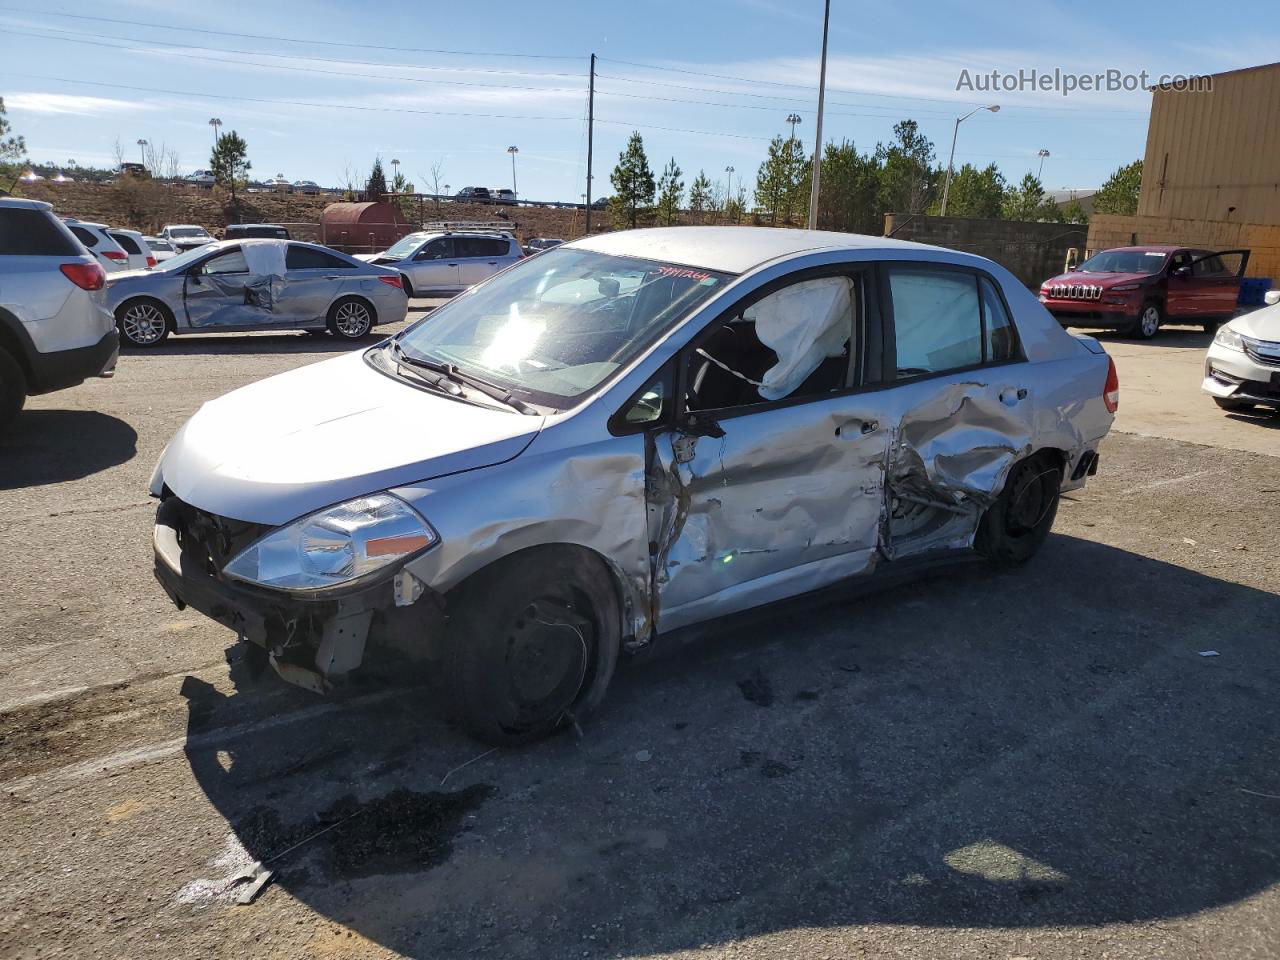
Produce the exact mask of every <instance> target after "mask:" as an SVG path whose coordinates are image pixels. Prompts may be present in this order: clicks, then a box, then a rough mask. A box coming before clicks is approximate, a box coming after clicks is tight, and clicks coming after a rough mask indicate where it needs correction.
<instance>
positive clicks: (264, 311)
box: [183, 246, 276, 329]
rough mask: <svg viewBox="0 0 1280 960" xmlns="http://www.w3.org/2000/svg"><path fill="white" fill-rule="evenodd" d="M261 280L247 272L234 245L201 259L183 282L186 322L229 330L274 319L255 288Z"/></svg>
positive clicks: (262, 277) (245, 263) (239, 250)
mask: <svg viewBox="0 0 1280 960" xmlns="http://www.w3.org/2000/svg"><path fill="white" fill-rule="evenodd" d="M265 279H266V278H265V277H264V276H259V275H257V274H254V273H251V272H250V270H249V264H248V263H247V262H246V261H245V256H244V251H243V250H242V249H241V248H240V247H238V246H236V247H230V248H228V249H226V250H222V251H221V252H219V253H218V254H216V255H215V256H212V257H210V258H208V259H207V260H204V261H202V262H201V263H199V264H197V265H196V266H194V267H192V268H191V269H190V270H189V271H188V273H187V276H186V280H185V281H184V284H183V300H184V304H185V308H186V313H187V323H188V324H189V325H190V326H191V327H192V328H193V329H204V328H210V329H214V328H218V329H233V328H236V327H254V326H261V325H263V324H269V323H272V322H275V320H276V317H275V315H274V314H273V313H272V311H271V309H270V305H265V306H264V305H263V304H262V300H261V298H260V296H259V293H258V291H257V287H256V284H257V283H258V282H260V281H263V280H265Z"/></svg>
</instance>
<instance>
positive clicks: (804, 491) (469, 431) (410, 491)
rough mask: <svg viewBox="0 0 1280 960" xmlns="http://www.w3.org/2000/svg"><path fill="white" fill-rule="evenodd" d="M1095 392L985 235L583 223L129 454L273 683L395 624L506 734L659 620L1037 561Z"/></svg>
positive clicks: (183, 593) (1113, 391)
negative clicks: (614, 228) (936, 239)
mask: <svg viewBox="0 0 1280 960" xmlns="http://www.w3.org/2000/svg"><path fill="white" fill-rule="evenodd" d="M1117 402H1118V384H1117V379H1116V373H1115V367H1114V365H1113V364H1112V363H1111V362H1110V359H1109V358H1108V357H1107V356H1106V354H1105V353H1104V352H1103V350H1102V348H1101V347H1100V346H1099V345H1098V343H1097V342H1096V341H1095V340H1093V339H1092V338H1089V337H1082V336H1072V335H1071V334H1068V333H1066V332H1065V331H1064V330H1063V329H1062V328H1061V326H1060V325H1059V324H1058V323H1057V321H1055V320H1054V319H1053V317H1051V316H1050V315H1049V313H1048V312H1046V311H1045V309H1044V307H1043V306H1041V304H1040V303H1039V302H1038V301H1037V300H1036V298H1035V296H1034V295H1033V294H1032V293H1030V292H1029V291H1028V290H1026V289H1025V288H1024V287H1023V286H1022V285H1021V284H1019V283H1018V282H1017V280H1016V279H1015V278H1014V277H1013V276H1012V275H1011V274H1009V273H1008V272H1007V271H1006V270H1004V269H1003V268H1002V267H999V266H997V265H996V264H994V263H992V262H990V261H988V260H985V259H982V258H980V257H975V256H971V255H968V254H963V253H957V252H953V251H949V250H942V249H938V248H935V247H928V246H923V245H920V244H913V243H905V242H900V241H895V240H890V239H884V238H878V237H862V236H852V235H847V234H836V233H821V232H809V231H799V230H770V229H749V228H743V227H731V228H711V227H707V228H700V227H680V228H675V229H659V230H640V231H629V232H621V233H611V234H605V235H602V236H595V237H590V238H587V239H583V240H579V241H576V242H574V243H570V244H565V245H564V246H561V247H557V248H556V249H554V250H549V251H547V252H546V253H544V254H542V255H540V256H538V257H536V258H532V259H530V260H528V261H525V262H523V263H520V264H518V265H516V266H514V267H512V268H511V269H509V270H507V271H505V272H503V273H501V274H499V275H498V276H496V277H494V278H493V279H491V280H489V281H487V282H485V283H483V284H481V285H479V286H477V287H475V288H473V289H472V290H470V291H469V292H468V293H466V294H464V295H462V296H460V297H458V298H457V299H456V300H454V301H453V302H451V303H449V304H448V305H447V306H444V307H442V308H440V309H439V310H438V311H436V312H435V313H433V314H431V315H430V316H429V317H427V318H426V319H424V320H422V321H420V322H419V323H417V324H414V325H413V326H411V327H409V328H408V329H406V330H405V331H404V332H402V333H400V334H398V335H396V336H395V337H392V338H391V339H389V340H387V341H384V342H383V343H380V344H378V345H376V346H374V347H372V348H370V349H368V350H366V351H364V352H358V353H353V354H350V355H346V356H342V357H339V358H336V359H333V360H329V361H326V362H323V363H317V364H314V365H311V366H308V367H304V368H302V369H299V370H294V371H292V372H289V373H285V374H282V375H279V376H276V377H272V378H270V379H268V380H264V381H262V382H260V383H256V384H253V385H250V386H247V387H244V388H242V389H240V390H237V391H235V392H233V393H230V394H228V395H226V396H224V397H222V398H220V399H218V400H215V401H213V402H211V403H208V404H206V405H205V406H204V407H203V408H202V409H201V410H200V411H199V412H198V413H197V414H196V415H195V416H194V417H192V418H191V420H189V421H188V422H187V423H186V425H185V426H183V428H182V429H181V430H180V431H179V432H178V434H177V435H176V436H175V437H174V439H173V441H172V442H171V443H170V445H169V447H168V449H167V450H166V452H165V453H164V455H163V456H162V458H161V462H160V463H159V465H158V466H157V468H156V472H155V475H154V477H153V480H152V485H151V493H152V494H153V495H154V496H155V497H157V498H159V500H160V507H159V511H158V514H157V520H156V527H155V570H156V575H157V577H158V579H159V580H160V583H161V584H162V585H163V587H164V589H165V590H166V592H167V593H168V594H169V596H170V598H171V599H172V600H173V601H174V602H175V603H176V604H177V605H178V606H179V607H182V606H184V605H190V606H192V607H194V608H195V609H197V610H200V611H202V612H203V613H205V614H206V615H208V616H210V617H212V618H214V619H215V620H217V621H219V622H221V623H223V624H225V625H226V626H228V627H230V628H231V629H233V630H235V631H236V632H237V634H238V635H239V637H240V639H241V640H242V641H243V642H245V643H247V644H249V645H250V647H249V649H250V650H255V651H258V653H257V656H259V657H261V658H264V659H266V658H269V660H270V662H271V664H272V665H273V666H274V667H275V669H276V671H277V672H278V673H279V674H280V675H281V676H283V677H284V678H286V679H288V680H290V681H292V682H295V683H300V684H302V685H304V686H307V687H310V688H312V689H314V690H317V691H323V690H326V689H328V688H329V687H330V686H331V685H332V684H334V683H335V682H337V681H338V680H340V679H341V678H342V677H343V676H344V675H346V674H348V673H350V672H351V671H352V670H354V669H356V668H357V667H358V666H360V664H361V663H362V661H364V660H365V659H366V656H372V655H375V654H376V653H377V651H378V649H379V648H380V647H382V648H394V649H396V650H400V651H405V650H407V651H410V652H412V653H414V654H416V655H419V656H421V657H424V658H427V659H428V660H429V661H431V662H432V663H433V664H435V665H437V666H438V668H439V669H440V670H442V671H445V673H446V676H447V680H448V683H447V687H448V689H449V690H450V691H451V695H452V696H453V697H454V699H455V700H456V703H455V704H454V706H455V711H456V715H457V717H458V718H459V719H460V721H461V722H462V724H463V725H464V726H465V727H466V729H467V730H468V731H469V732H471V733H472V734H473V735H474V736H476V737H478V738H480V739H482V740H485V741H487V742H490V743H495V744H504V743H514V742H522V741H527V740H532V739H535V738H537V737H539V736H543V735H545V734H547V733H549V732H551V731H553V730H555V729H556V728H558V727H560V726H562V725H564V724H566V723H570V722H572V721H574V720H576V719H580V718H581V717H583V716H584V715H585V714H586V713H588V712H589V711H590V710H591V709H592V708H594V707H596V706H597V705H598V704H599V703H600V702H601V700H602V699H603V697H604V694H605V689H606V687H607V686H608V684H609V680H610V678H611V676H612V674H613V672H614V668H615V665H616V663H617V660H618V657H619V654H620V653H622V652H625V651H636V650H639V649H641V648H644V647H646V646H647V645H649V644H651V643H652V642H653V641H654V640H655V639H656V638H657V637H658V635H659V633H661V634H663V635H664V636H665V635H669V634H671V633H672V632H674V631H677V630H680V629H681V628H687V627H690V626H692V625H695V624H700V623H706V622H707V621H709V620H711V619H712V618H716V617H720V616H723V615H726V614H730V613H735V612H738V611H742V610H746V609H748V608H752V607H758V606H760V605H762V604H766V603H771V602H774V601H779V600H784V599H786V598H791V597H796V596H799V595H802V594H808V593H811V592H813V591H817V590H820V589H822V588H827V587H831V586H833V585H835V584H838V583H840V582H842V581H846V580H848V579H849V578H854V577H859V576H863V575H867V574H872V573H874V572H877V571H880V570H884V569H900V568H901V567H902V566H903V561H913V560H917V559H920V558H927V559H932V558H936V557H938V556H941V555H951V554H952V552H955V551H960V552H964V553H970V554H971V553H972V552H973V551H976V552H977V553H978V554H980V555H981V556H983V557H986V558H988V559H989V560H991V561H993V562H994V563H995V564H998V565H1011V564H1017V563H1021V562H1023V561H1026V560H1028V559H1029V558H1030V557H1031V556H1032V555H1033V554H1034V553H1035V552H1036V550H1037V549H1038V548H1039V547H1040V545H1041V544H1042V543H1043V541H1044V540H1045V537H1046V536H1047V534H1048V532H1049V529H1050V527H1051V526H1052V524H1053V521H1054V517H1055V514H1056V511H1057V504H1058V496H1059V494H1060V492H1062V491H1066V490H1072V489H1075V488H1078V487H1081V486H1083V485H1084V483H1085V481H1086V478H1087V477H1088V476H1090V475H1091V474H1093V473H1094V472H1095V471H1096V470H1097V466H1098V445H1099V442H1100V441H1101V440H1102V438H1103V437H1104V436H1105V435H1106V433H1107V431H1108V430H1109V429H1110V426H1111V423H1112V419H1113V415H1114V413H1115V410H1116V405H1117Z"/></svg>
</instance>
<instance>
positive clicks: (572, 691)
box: [447, 547, 621, 746]
mask: <svg viewBox="0 0 1280 960" xmlns="http://www.w3.org/2000/svg"><path fill="white" fill-rule="evenodd" d="M449 609H450V617H449V627H448V634H447V662H448V665H449V667H448V676H449V681H450V684H449V686H450V689H451V691H452V697H453V701H454V702H453V706H454V712H455V714H456V717H457V719H458V721H459V722H460V723H461V725H462V726H463V728H464V729H465V730H466V731H467V732H468V733H469V734H471V736H473V737H475V738H476V739H477V740H480V741H483V742H484V743H488V744H491V745H493V746H511V745H515V744H521V743H529V742H531V741H534V740H539V739H541V738H542V737H545V736H548V735H549V734H551V733H554V732H555V731H556V730H558V729H561V728H562V727H565V726H567V725H569V724H571V723H575V722H577V721H578V720H581V719H582V718H583V717H585V716H586V715H587V714H589V713H590V712H591V711H592V710H594V709H595V708H596V707H597V706H599V704H600V702H601V701H602V700H603V699H604V694H605V691H606V690H607V689H608V686H609V681H610V679H611V678H612V677H613V671H614V668H615V667H616V666H617V662H618V650H619V647H620V645H621V607H620V605H619V601H618V596H617V590H616V588H615V585H614V583H613V578H612V576H611V575H610V573H609V571H608V569H607V568H606V567H605V566H604V564H603V563H602V562H601V561H600V560H599V559H598V558H596V557H594V556H592V555H591V554H589V553H587V552H586V551H583V550H580V549H574V548H557V547H540V548H534V549H532V550H528V551H523V552H522V553H520V554H517V555H515V556H513V557H510V558H507V559H505V560H500V561H498V562H497V563H495V564H494V565H493V566H491V567H489V568H488V569H487V570H483V571H481V572H480V573H478V574H476V575H475V576H474V577H472V578H471V580H469V581H468V582H467V583H465V584H463V586H462V587H461V588H459V590H458V591H457V592H456V593H455V594H454V595H451V596H450V597H449Z"/></svg>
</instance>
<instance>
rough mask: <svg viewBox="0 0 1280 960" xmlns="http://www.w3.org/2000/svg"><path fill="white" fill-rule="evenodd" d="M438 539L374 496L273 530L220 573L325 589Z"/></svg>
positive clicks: (409, 511) (413, 515)
mask: <svg viewBox="0 0 1280 960" xmlns="http://www.w3.org/2000/svg"><path fill="white" fill-rule="evenodd" d="M438 539H439V537H437V536H436V532H435V531H434V530H432V529H431V527H430V526H429V525H428V524H427V521H425V520H424V519H422V517H420V516H418V514H417V512H416V511H415V510H413V508H412V507H410V506H409V505H408V504H407V503H405V502H404V501H403V500H400V499H399V498H397V497H393V496H391V495H390V494H388V493H377V494H374V495H373V496H369V497H360V498H359V499H356V500H348V501H347V502H346V503H340V504H338V505H337V506H335V507H327V508H326V509H324V510H320V511H319V512H317V513H313V514H311V515H310V516H306V517H303V518H301V519H300V520H295V521H293V523H290V524H288V525H287V526H283V527H280V528H279V529H278V530H273V531H272V532H271V533H269V534H267V535H266V536H265V537H263V538H262V539H261V540H259V541H258V542H257V543H255V544H253V546H251V547H249V548H248V549H246V550H245V551H244V552H243V553H241V554H240V555H238V556H237V557H236V558H235V559H233V560H232V561H231V562H230V563H228V564H227V565H226V567H225V568H224V569H223V571H222V572H223V573H225V574H226V575H227V576H229V577H233V578H235V579H236V580H243V581H245V582H247V583H253V584H257V585H259V586H263V587H274V588H275V589H277V590H297V591H308V590H323V589H325V588H327V587H336V586H342V585H345V584H349V583H352V582H354V581H357V580H361V579H363V578H365V577H368V576H370V575H372V574H375V573H377V572H378V571H379V570H383V569H385V568H386V567H389V566H391V565H393V564H397V563H400V562H402V561H404V560H405V559H407V558H408V557H411V556H413V555H414V554H415V553H420V552H421V551H423V550H425V549H427V548H428V547H430V546H431V545H432V544H434V543H435V542H436V541H437V540H438Z"/></svg>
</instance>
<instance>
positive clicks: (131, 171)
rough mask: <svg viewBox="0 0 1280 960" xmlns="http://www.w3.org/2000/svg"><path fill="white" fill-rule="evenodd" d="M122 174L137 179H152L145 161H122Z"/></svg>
mask: <svg viewBox="0 0 1280 960" xmlns="http://www.w3.org/2000/svg"><path fill="white" fill-rule="evenodd" d="M120 174H121V175H122V176H129V177H133V178H134V179H135V180H150V179H151V171H150V170H148V169H147V165H146V164H145V163H122V164H120Z"/></svg>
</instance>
